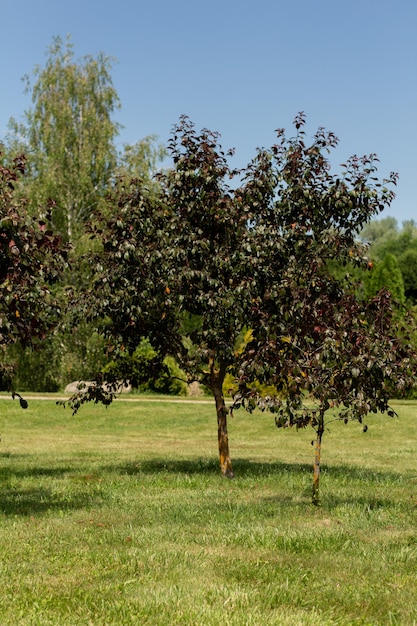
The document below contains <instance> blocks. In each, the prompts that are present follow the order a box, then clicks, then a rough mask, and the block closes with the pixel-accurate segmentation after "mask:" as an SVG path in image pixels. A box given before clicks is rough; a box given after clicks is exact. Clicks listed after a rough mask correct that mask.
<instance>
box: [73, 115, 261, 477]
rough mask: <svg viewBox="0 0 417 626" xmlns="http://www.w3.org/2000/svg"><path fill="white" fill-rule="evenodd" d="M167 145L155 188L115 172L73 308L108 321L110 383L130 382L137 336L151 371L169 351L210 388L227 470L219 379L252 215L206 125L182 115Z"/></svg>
mask: <svg viewBox="0 0 417 626" xmlns="http://www.w3.org/2000/svg"><path fill="white" fill-rule="evenodd" d="M169 152H170V154H171V156H172V158H173V161H174V164H175V165H174V168H173V169H172V170H168V171H167V172H166V173H164V174H162V175H161V176H160V177H159V184H160V192H159V193H158V194H154V193H149V189H148V188H147V187H146V185H145V186H144V185H143V184H141V183H140V181H133V183H132V185H131V186H129V185H128V186H125V182H124V181H123V180H122V181H121V185H119V186H118V188H117V189H116V191H115V196H114V197H113V200H112V202H111V209H110V210H108V211H106V213H107V215H108V218H107V219H106V220H105V223H104V224H103V220H102V219H101V220H100V222H99V226H97V227H96V228H95V229H93V235H94V236H95V237H97V238H99V239H100V240H101V241H102V242H103V251H102V253H101V254H98V255H97V256H96V257H95V258H94V260H93V263H94V267H95V270H96V271H95V279H94V282H93V284H92V286H91V288H90V289H89V290H88V293H87V297H86V298H85V300H84V301H85V302H87V303H88V304H87V308H86V307H85V306H84V308H83V309H82V310H83V316H85V315H87V316H92V317H96V318H104V317H105V318H106V320H108V323H107V325H106V327H105V328H103V332H104V333H105V334H106V335H107V337H108V340H109V349H110V350H111V354H112V358H113V359H114V363H115V367H114V369H113V370H112V372H107V376H106V379H107V382H109V374H111V375H112V376H113V378H112V380H110V382H113V383H115V382H116V381H117V379H120V378H122V379H123V378H125V377H127V378H129V379H130V377H131V375H132V373H135V376H134V380H135V382H137V383H139V384H140V377H138V373H137V371H136V372H133V369H134V368H133V367H132V361H131V357H132V354H133V353H134V351H135V349H136V347H137V346H138V344H139V342H140V340H141V339H142V338H143V337H147V338H148V339H149V340H150V342H151V345H152V347H153V348H154V349H155V350H156V353H157V354H158V355H159V358H155V360H154V362H153V363H152V369H154V370H155V371H158V370H160V369H161V368H162V366H163V358H164V356H165V355H172V356H174V357H175V358H176V360H177V362H178V363H179V365H180V367H181V368H182V369H183V370H184V371H185V373H186V375H187V379H188V382H191V381H195V380H197V381H199V382H201V383H203V384H204V385H205V386H206V387H207V388H208V389H210V390H211V392H212V393H213V396H214V399H215V404H216V414H217V424H218V443H219V457H220V466H221V471H222V473H223V474H224V475H225V476H229V477H231V476H233V470H232V463H231V458H230V452H229V443H228V432H227V408H226V404H225V399H224V396H223V389H222V387H223V382H224V378H225V375H226V372H227V371H228V368H230V367H232V365H233V363H234V362H235V360H236V357H235V351H236V344H237V342H238V340H239V338H240V337H241V335H242V333H243V332H244V330H245V324H246V322H247V317H246V315H245V313H244V311H245V310H246V308H247V304H246V299H245V298H244V291H245V289H246V283H247V280H248V273H249V271H250V269H249V267H248V265H247V257H248V249H247V247H246V246H247V241H246V240H247V235H248V228H247V226H248V222H249V221H250V220H251V219H252V217H253V216H252V214H251V213H250V212H249V211H248V210H247V208H246V207H245V206H244V205H243V204H242V197H241V196H240V195H239V194H237V195H236V194H235V192H233V191H231V190H230V189H229V187H228V181H229V178H230V177H232V176H233V175H234V172H233V170H231V169H230V168H229V166H228V163H227V159H226V155H225V154H224V153H223V152H222V150H221V148H220V147H219V146H218V135H217V134H216V133H211V132H210V131H207V130H204V131H202V133H201V134H200V135H198V134H197V133H195V131H194V128H193V125H192V124H191V123H190V122H189V121H188V119H187V118H183V119H182V120H181V122H180V124H179V125H178V126H177V127H175V129H174V131H173V134H172V140H171V142H170V144H169ZM255 173H257V171H256V172H255V171H254V175H255ZM259 180H260V181H261V176H260V177H259ZM251 185H252V186H253V190H251V189H250V186H251ZM246 187H247V189H246V193H247V196H248V197H249V196H250V195H251V194H255V193H256V192H257V188H258V182H257V181H256V179H255V178H254V179H253V180H252V179H250V180H249V181H248V184H247V185H246ZM146 374H147V376H149V372H147V373H146ZM87 396H88V397H90V398H92V399H99V400H100V399H102V398H104V400H105V401H106V402H108V401H109V397H108V396H107V395H105V396H104V397H103V396H102V394H101V391H100V390H99V388H98V387H90V388H89V389H88V394H87ZM87 396H86V395H85V394H84V395H81V396H77V397H75V398H74V399H73V401H72V405H73V406H74V407H75V408H78V406H79V402H80V401H83V400H84V399H86V397H87Z"/></svg>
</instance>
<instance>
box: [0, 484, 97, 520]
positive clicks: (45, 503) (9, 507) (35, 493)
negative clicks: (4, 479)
mask: <svg viewBox="0 0 417 626" xmlns="http://www.w3.org/2000/svg"><path fill="white" fill-rule="evenodd" d="M95 499H97V495H96V496H95V497H92V494H91V493H74V494H71V496H70V497H68V496H65V497H63V496H61V495H60V494H57V493H54V492H53V491H52V490H51V489H37V488H33V489H18V490H17V489H0V513H2V514H3V515H21V516H26V517H31V516H37V515H42V514H44V513H48V512H50V511H62V512H68V511H73V510H78V509H82V508H84V507H87V506H88V507H91V505H92V504H94V501H93V500H95Z"/></svg>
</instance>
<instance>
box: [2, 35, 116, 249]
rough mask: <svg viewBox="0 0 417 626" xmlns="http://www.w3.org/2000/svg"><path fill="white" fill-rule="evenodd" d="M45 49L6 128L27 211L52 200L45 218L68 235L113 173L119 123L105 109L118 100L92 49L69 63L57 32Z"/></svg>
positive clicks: (107, 67) (104, 63)
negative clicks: (20, 118) (22, 162)
mask: <svg viewBox="0 0 417 626" xmlns="http://www.w3.org/2000/svg"><path fill="white" fill-rule="evenodd" d="M48 53H49V55H48V59H47V62H46V64H45V66H44V67H40V66H37V67H35V69H34V72H33V79H30V78H29V77H28V76H26V77H25V81H26V90H27V92H28V93H29V94H30V95H31V99H32V108H30V109H29V110H28V111H27V112H26V113H25V119H24V122H23V123H20V124H19V123H17V122H16V121H15V120H13V119H12V120H11V121H10V123H9V127H10V130H11V132H12V137H15V138H16V137H18V138H19V140H18V143H20V146H19V147H20V148H21V149H23V151H24V152H25V153H26V154H27V155H28V176H27V184H26V186H27V193H28V196H29V198H30V201H31V205H32V207H33V209H32V210H34V211H37V209H38V207H39V206H45V204H46V203H47V202H48V201H49V200H50V199H51V200H53V202H54V205H53V210H52V219H53V224H54V226H55V227H56V228H57V229H58V230H59V231H60V232H61V233H62V235H64V236H65V238H66V239H67V240H73V239H74V238H75V237H76V236H77V234H78V235H79V234H80V232H82V231H83V225H84V223H85V221H86V220H87V218H88V216H89V215H90V213H91V212H92V211H93V210H94V209H95V208H96V207H97V205H98V203H99V202H100V199H101V198H102V197H103V194H104V192H105V190H106V188H107V186H108V184H109V179H110V177H111V176H112V175H113V174H114V171H115V167H116V163H117V154H116V149H115V145H114V139H115V137H116V135H117V133H118V131H119V126H118V124H117V123H115V122H114V121H113V119H112V115H113V113H114V112H115V110H117V108H119V98H118V95H117V93H116V90H115V88H114V86H113V83H112V78H111V74H110V71H111V67H112V60H111V59H110V58H109V57H107V56H105V55H104V54H102V53H100V54H98V55H97V57H92V56H85V57H83V58H82V59H81V60H79V61H77V60H75V59H74V55H73V46H72V44H71V42H70V40H69V39H67V40H66V42H65V43H63V41H62V40H61V38H59V37H56V38H55V39H54V40H53V43H52V45H51V46H50V47H49V50H48ZM14 144H16V140H15V141H14Z"/></svg>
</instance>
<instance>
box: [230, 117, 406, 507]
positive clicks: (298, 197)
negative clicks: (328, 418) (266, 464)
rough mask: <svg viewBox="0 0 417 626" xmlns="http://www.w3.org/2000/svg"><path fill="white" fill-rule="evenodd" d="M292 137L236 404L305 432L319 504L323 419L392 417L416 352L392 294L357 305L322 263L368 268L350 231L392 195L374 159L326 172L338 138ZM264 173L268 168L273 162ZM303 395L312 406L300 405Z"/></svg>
mask: <svg viewBox="0 0 417 626" xmlns="http://www.w3.org/2000/svg"><path fill="white" fill-rule="evenodd" d="M295 125H296V128H297V131H298V132H297V136H296V137H295V138H292V139H290V140H286V138H285V136H284V134H283V132H281V133H279V136H280V137H281V141H280V143H279V144H278V146H277V147H276V148H275V150H274V153H275V165H274V167H275V168H276V171H275V179H276V180H277V181H278V189H276V190H275V191H276V192H278V193H276V195H275V198H276V200H275V202H274V205H273V207H272V210H271V213H272V215H273V222H274V223H276V224H279V228H280V235H279V236H277V235H276V234H275V233H273V232H272V233H271V230H270V229H269V228H267V226H268V225H269V224H268V222H266V223H263V222H262V221H261V219H260V220H259V222H258V223H257V224H255V226H254V228H253V232H254V237H256V236H257V230H258V229H261V233H262V236H263V238H266V240H267V241H268V238H269V237H272V239H269V241H268V245H267V248H271V247H272V245H275V246H276V248H281V249H282V250H285V251H288V252H286V266H285V268H284V272H280V273H277V272H272V271H271V270H272V267H271V265H270V264H268V262H266V263H265V267H264V271H265V269H269V270H270V271H269V273H268V274H267V275H268V280H265V282H264V286H263V291H261V292H259V296H258V301H257V302H256V305H255V306H254V315H253V318H252V322H251V328H252V333H253V340H252V341H251V342H250V343H249V344H248V346H247V349H246V351H245V353H244V358H243V362H242V369H241V374H240V379H241V388H240V393H239V394H238V395H237V396H236V402H235V406H240V405H241V404H244V405H245V406H246V407H247V408H249V410H252V409H253V408H254V407H255V406H260V407H261V408H263V409H265V408H269V409H271V410H273V411H275V412H276V416H277V417H276V422H277V425H278V426H293V425H295V426H297V427H305V426H307V425H311V426H312V427H313V428H314V429H315V430H316V433H317V441H316V461H315V477H314V490H313V499H314V501H315V503H317V502H318V486H319V466H320V449H321V439H322V435H323V433H324V428H325V417H324V416H325V412H326V411H327V410H328V409H329V408H331V407H339V406H342V407H343V410H342V412H341V414H340V418H338V419H342V420H344V421H348V420H349V419H357V420H359V421H361V422H362V420H363V419H364V417H365V416H366V415H367V414H368V413H369V412H371V411H373V412H376V411H381V412H384V411H389V414H391V413H392V411H391V410H390V409H389V398H390V396H391V395H392V393H393V392H394V391H396V392H398V391H401V392H405V391H406V390H407V389H408V388H410V387H412V385H413V384H414V372H415V367H416V363H417V361H416V354H415V351H414V350H413V349H412V347H411V344H410V342H409V338H408V337H407V335H406V333H405V334H404V335H402V336H401V337H399V336H398V333H397V319H396V318H395V317H394V316H393V312H392V305H391V301H390V297H389V294H388V293H387V292H386V291H385V292H384V291H381V292H380V293H379V294H378V295H377V296H376V297H375V298H374V299H373V300H371V301H368V302H367V301H363V300H362V299H359V298H358V297H357V295H356V294H355V290H354V288H353V286H351V285H350V284H349V280H348V279H347V278H346V279H337V278H335V277H334V276H332V275H331V273H330V271H329V269H328V261H329V260H330V261H331V260H333V259H337V260H338V261H339V262H340V261H342V262H343V261H345V262H350V263H354V264H356V265H362V266H366V265H368V259H367V257H366V256H365V254H364V249H363V248H362V247H361V245H360V244H358V243H357V234H358V232H359V230H360V229H361V228H362V226H363V225H364V223H366V222H367V221H368V220H369V219H370V218H371V217H372V216H373V215H374V214H377V213H378V212H379V211H381V210H382V209H383V208H384V207H385V206H388V205H389V204H390V201H391V200H392V198H393V192H392V191H390V190H389V188H388V186H387V184H389V183H395V178H396V177H395V176H394V175H391V177H390V179H389V180H388V181H383V183H380V182H379V181H378V180H377V178H376V177H375V171H376V164H375V160H376V159H375V156H374V155H371V156H370V157H363V158H362V159H358V158H357V157H353V158H352V159H350V160H349V161H348V162H347V163H346V164H345V171H344V172H343V175H342V176H340V175H339V174H331V172H330V167H329V163H328V161H327V159H326V158H325V156H324V155H323V152H324V151H325V150H327V149H330V148H332V147H334V146H335V145H336V140H335V137H334V136H333V135H332V134H331V133H330V134H326V133H324V131H319V132H318V133H317V134H316V135H315V137H314V140H313V143H312V145H311V146H307V145H306V143H305V131H304V129H303V127H304V118H303V116H299V117H298V118H296V121H295ZM271 167H273V166H272V165H271ZM253 378H257V379H258V380H260V381H265V382H266V381H268V382H270V383H271V382H272V383H275V384H276V386H277V387H278V388H281V389H282V390H283V391H284V392H285V394H286V398H285V399H282V398H279V397H275V398H269V399H263V398H259V394H258V393H257V392H256V391H253V390H251V388H250V386H249V385H248V384H247V382H248V381H250V380H251V379H253ZM306 392H307V393H308V396H307V398H310V399H312V400H313V401H314V403H313V404H311V403H306V402H305V400H306V395H305V394H306Z"/></svg>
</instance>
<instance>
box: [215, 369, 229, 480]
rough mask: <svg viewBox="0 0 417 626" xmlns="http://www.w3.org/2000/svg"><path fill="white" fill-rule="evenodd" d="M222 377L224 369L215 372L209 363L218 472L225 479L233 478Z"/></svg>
mask: <svg viewBox="0 0 417 626" xmlns="http://www.w3.org/2000/svg"><path fill="white" fill-rule="evenodd" d="M224 376H225V368H224V367H220V369H219V370H215V368H214V363H210V386H211V391H212V393H213V395H214V399H215V401H216V412H217V436H218V442H219V461H220V470H221V473H222V474H223V476H225V477H226V478H234V474H233V469H232V460H231V458H230V452H229V437H228V434H227V408H226V403H225V401H224V396H223V381H224Z"/></svg>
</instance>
